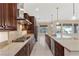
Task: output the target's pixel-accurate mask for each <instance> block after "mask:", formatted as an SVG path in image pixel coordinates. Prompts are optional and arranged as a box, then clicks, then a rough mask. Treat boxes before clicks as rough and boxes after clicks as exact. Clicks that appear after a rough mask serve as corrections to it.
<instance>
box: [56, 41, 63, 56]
mask: <svg viewBox="0 0 79 59" xmlns="http://www.w3.org/2000/svg"><path fill="white" fill-rule="evenodd" d="M55 56H64V47H63V46H61V45H60V44H59V43H57V42H55Z"/></svg>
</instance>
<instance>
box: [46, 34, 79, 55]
mask: <svg viewBox="0 0 79 59" xmlns="http://www.w3.org/2000/svg"><path fill="white" fill-rule="evenodd" d="M46 42H47V44H48V46H49V48H50V50H51V52H52V53H53V55H55V56H79V40H78V39H65V38H63V39H60V38H56V37H55V36H52V35H49V34H46ZM49 42H50V43H49Z"/></svg>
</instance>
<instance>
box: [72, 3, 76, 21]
mask: <svg viewBox="0 0 79 59" xmlns="http://www.w3.org/2000/svg"><path fill="white" fill-rule="evenodd" d="M72 19H73V20H75V19H76V16H75V3H73V17H72Z"/></svg>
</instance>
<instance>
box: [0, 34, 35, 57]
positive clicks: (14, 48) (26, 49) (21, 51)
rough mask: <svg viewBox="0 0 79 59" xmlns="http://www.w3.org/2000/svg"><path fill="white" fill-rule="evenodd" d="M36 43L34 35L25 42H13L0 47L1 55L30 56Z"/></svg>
mask: <svg viewBox="0 0 79 59" xmlns="http://www.w3.org/2000/svg"><path fill="white" fill-rule="evenodd" d="M34 44H35V38H34V35H33V34H31V35H30V38H29V39H27V40H26V41H24V42H12V43H10V44H8V45H6V46H4V47H3V48H0V56H29V55H30V53H31V51H32V49H33V46H34Z"/></svg>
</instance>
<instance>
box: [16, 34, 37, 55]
mask: <svg viewBox="0 0 79 59" xmlns="http://www.w3.org/2000/svg"><path fill="white" fill-rule="evenodd" d="M34 45H35V39H34V36H33V37H32V38H31V39H30V40H29V41H28V42H27V43H26V44H25V45H24V46H23V47H22V48H21V49H20V50H19V51H18V53H17V54H16V55H15V56H30V54H31V52H32V50H33V47H34Z"/></svg>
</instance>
